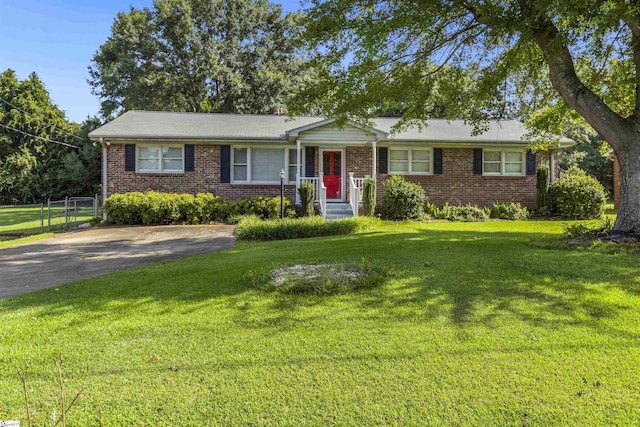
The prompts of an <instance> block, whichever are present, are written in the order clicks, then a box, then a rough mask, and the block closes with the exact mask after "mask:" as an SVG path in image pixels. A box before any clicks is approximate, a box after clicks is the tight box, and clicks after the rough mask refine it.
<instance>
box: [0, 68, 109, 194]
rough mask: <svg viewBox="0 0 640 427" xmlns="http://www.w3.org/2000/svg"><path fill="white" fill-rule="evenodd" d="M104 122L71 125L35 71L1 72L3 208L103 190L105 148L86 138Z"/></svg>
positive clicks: (0, 178) (0, 177) (0, 181)
mask: <svg viewBox="0 0 640 427" xmlns="http://www.w3.org/2000/svg"><path fill="white" fill-rule="evenodd" d="M99 124H100V121H99V120H98V119H95V118H94V119H88V120H87V121H85V122H84V123H82V124H77V123H72V122H70V121H68V120H67V119H66V117H65V114H64V112H63V111H61V110H60V109H59V108H58V107H57V106H56V105H55V104H54V103H53V102H52V100H51V99H50V98H49V93H48V92H47V90H46V89H45V86H44V84H43V83H42V82H41V81H40V79H39V78H38V76H37V74H36V73H32V74H31V75H30V76H29V77H28V78H27V79H25V80H22V81H20V80H18V78H17V77H16V74H15V72H14V71H13V70H11V69H8V70H6V71H4V72H3V73H2V74H0V205H4V204H23V203H39V202H43V201H45V200H46V199H47V197H51V198H53V199H60V198H64V197H65V196H70V195H93V194H94V193H96V192H98V191H99V182H100V169H99V167H100V166H99V165H100V148H99V147H94V146H93V145H92V143H91V142H90V141H89V139H88V138H87V134H88V133H89V132H90V131H91V130H92V129H94V128H95V127H97V126H98V125H99Z"/></svg>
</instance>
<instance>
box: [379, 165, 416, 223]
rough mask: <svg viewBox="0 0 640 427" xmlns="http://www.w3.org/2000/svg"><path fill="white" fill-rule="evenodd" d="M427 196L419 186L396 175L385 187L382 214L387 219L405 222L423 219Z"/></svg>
mask: <svg viewBox="0 0 640 427" xmlns="http://www.w3.org/2000/svg"><path fill="white" fill-rule="evenodd" d="M426 202H427V196H426V195H425V194H424V190H423V189H422V187H420V186H419V185H418V184H413V183H410V182H406V181H405V180H404V178H403V177H402V176H399V175H394V176H392V177H391V178H389V179H388V180H387V182H386V183H385V185H384V194H383V196H382V212H383V214H384V216H385V217H386V218H389V219H393V220H398V221H403V220H407V219H421V218H422V217H423V216H424V205H425V203H426Z"/></svg>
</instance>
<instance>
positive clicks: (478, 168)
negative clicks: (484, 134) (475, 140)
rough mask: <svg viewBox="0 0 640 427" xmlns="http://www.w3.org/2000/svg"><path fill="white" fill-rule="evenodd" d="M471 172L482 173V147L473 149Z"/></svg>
mask: <svg viewBox="0 0 640 427" xmlns="http://www.w3.org/2000/svg"><path fill="white" fill-rule="evenodd" d="M473 174H474V175H482V148H474V149H473Z"/></svg>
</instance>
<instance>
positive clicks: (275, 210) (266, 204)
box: [229, 196, 296, 219]
mask: <svg viewBox="0 0 640 427" xmlns="http://www.w3.org/2000/svg"><path fill="white" fill-rule="evenodd" d="M230 206H231V208H230V212H229V216H232V215H236V216H237V215H241V216H244V215H257V216H259V217H260V218H263V219H276V218H280V196H276V197H265V196H253V197H250V198H248V199H243V200H240V201H238V202H235V203H231V204H230ZM284 216H285V218H295V217H296V211H295V209H294V208H293V204H292V203H291V201H290V200H289V199H287V198H286V197H285V198H284Z"/></svg>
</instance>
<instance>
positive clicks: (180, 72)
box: [0, 0, 640, 203]
mask: <svg viewBox="0 0 640 427" xmlns="http://www.w3.org/2000/svg"><path fill="white" fill-rule="evenodd" d="M583 3H584V4H583ZM577 6H579V8H578V9H576V10H573V9H571V8H569V9H566V10H565V9H562V10H560V9H558V10H554V9H553V7H552V6H551V5H550V4H548V2H538V3H535V4H534V3H531V2H529V1H524V0H523V2H521V4H520V5H519V6H510V5H508V4H507V3H502V2H498V3H496V5H495V8H494V9H491V8H490V7H489V6H486V7H485V6H484V5H478V6H472V5H471V3H467V2H459V1H457V0H456V1H451V2H449V1H434V2H431V3H430V4H423V5H421V6H419V7H416V6H415V5H414V4H413V2H404V1H398V2H386V1H379V2H374V3H372V4H371V5H370V7H364V6H363V5H362V4H361V2H359V1H350V0H330V1H325V2H313V3H312V4H311V5H310V7H309V8H308V9H307V10H306V11H305V13H304V14H303V13H301V12H296V13H287V14H285V13H283V10H282V7H281V6H280V5H278V4H275V3H271V2H269V1H268V0H155V1H154V4H153V7H151V8H143V9H136V8H133V7H132V8H131V9H130V10H129V11H126V12H121V13H119V14H118V15H117V16H116V17H115V19H114V23H113V26H112V30H111V35H110V36H109V37H108V38H107V40H106V41H105V43H104V44H102V45H101V46H99V47H98V49H97V51H96V53H95V55H94V56H93V57H92V58H91V63H90V65H89V79H88V82H89V83H90V85H91V87H92V91H93V93H94V94H95V95H96V96H97V97H98V98H99V99H100V102H101V111H100V112H99V114H100V117H101V118H100V119H97V118H94V119H90V120H87V121H86V122H84V123H82V124H75V123H71V122H69V121H67V120H66V118H65V117H64V114H63V113H62V112H61V111H60V110H59V109H58V108H57V107H56V106H55V105H54V104H53V102H52V101H51V100H50V99H49V96H48V94H47V92H46V90H45V88H44V85H43V84H42V82H40V81H39V79H38V78H37V76H36V75H35V74H32V75H31V76H29V78H28V79H26V80H24V81H22V82H20V81H18V80H17V79H16V76H15V74H14V73H13V72H12V71H11V70H7V71H5V73H3V75H2V80H1V81H0V85H1V86H0V91H1V92H0V100H4V101H7V102H9V103H10V104H7V103H3V102H0V123H1V124H3V125H5V127H2V126H0V202H1V203H15V202H20V203H25V202H29V201H37V200H42V199H43V198H45V197H47V196H52V197H56V198H57V197H62V196H63V195H66V194H81V193H84V194H88V193H93V192H95V191H97V190H98V189H99V176H100V173H99V168H100V165H99V157H100V152H99V148H97V147H93V146H92V145H91V144H90V143H89V142H88V141H87V138H86V135H87V133H88V132H89V131H90V130H92V129H93V128H95V127H97V126H98V125H100V124H101V122H103V121H106V120H110V119H113V118H114V117H116V116H117V115H119V114H121V113H122V112H124V111H126V110H131V109H146V110H166V111H193V112H224V113H253V114H271V113H273V111H274V109H275V108H283V107H284V108H289V110H290V112H292V113H296V114H323V115H327V116H332V117H337V118H339V119H340V118H343V119H345V118H346V117H350V118H361V119H364V120H366V119H367V118H371V117H373V116H377V115H382V116H397V117H402V118H403V119H404V121H403V123H404V124H411V123H418V124H419V123H421V122H423V121H424V120H426V119H428V118H433V117H438V118H451V119H454V118H463V119H467V120H470V121H472V122H473V123H475V124H476V125H477V126H478V130H479V131H481V130H482V123H483V121H485V120H489V119H500V118H502V119H505V118H513V119H520V120H528V122H529V123H530V124H531V126H532V128H536V129H539V130H541V133H542V134H544V135H546V136H549V135H552V134H556V135H560V134H563V135H566V136H569V137H573V138H574V139H575V140H576V142H577V143H578V145H577V146H576V147H574V148H572V149H570V150H567V151H566V152H565V153H564V154H565V155H564V156H561V165H562V166H566V167H568V166H572V165H579V166H581V167H582V168H583V169H585V170H586V171H587V172H590V173H592V174H593V175H595V176H597V177H598V178H599V179H600V180H601V181H602V182H603V183H604V184H605V186H607V187H608V188H611V170H612V165H611V162H610V161H609V160H608V159H603V158H602V157H600V156H601V150H600V148H601V146H602V144H603V138H602V137H601V136H598V135H597V134H595V133H594V132H591V131H590V130H589V129H590V128H588V127H585V126H584V125H582V124H580V123H579V121H577V120H576V118H580V116H579V115H578V114H576V113H575V111H574V110H572V108H570V107H569V106H568V105H567V103H565V102H564V101H563V100H561V99H560V98H559V97H558V95H557V92H556V91H555V89H554V88H553V87H552V84H551V82H550V81H549V80H548V79H545V73H546V72H545V70H544V68H545V67H546V66H547V62H548V59H546V57H545V55H546V56H547V57H551V56H553V55H552V54H553V53H554V51H553V50H550V51H549V52H547V53H546V54H543V53H542V52H541V51H540V49H539V47H538V46H537V45H536V43H535V41H534V39H535V35H534V33H535V31H533V29H532V27H531V28H529V27H527V25H529V24H528V22H533V23H535V22H537V21H536V19H538V18H539V19H542V18H541V17H543V16H551V19H552V20H554V19H556V18H557V17H560V16H562V14H567V16H571V19H573V17H574V16H577V15H576V14H580V13H582V14H583V15H584V17H585V19H586V20H584V22H582V21H581V22H573V21H571V19H569V21H571V22H569V21H567V25H568V27H567V28H564V27H563V29H562V31H565V32H566V33H567V34H568V37H569V36H571V37H574V38H568V39H566V41H565V42H566V43H569V44H575V45H577V46H578V47H581V46H582V47H584V49H583V51H582V52H578V54H579V55H578V54H576V58H577V57H578V56H580V55H582V56H584V57H585V60H584V61H583V62H581V63H580V65H581V66H580V68H579V70H578V71H579V74H580V76H581V78H583V80H588V81H589V82H595V83H596V85H595V89H594V91H595V93H604V94H605V95H603V98H604V99H605V100H607V101H610V103H611V104H612V105H614V106H615V107H616V108H618V107H619V108H618V109H619V110H621V111H623V110H624V111H626V110H625V108H626V109H627V110H628V109H629V108H630V107H629V105H628V104H629V102H627V100H628V99H629V98H630V97H629V96H626V95H625V96H622V95H621V96H616V94H615V93H613V90H614V89H620V90H621V91H622V92H624V91H625V90H627V89H628V86H629V85H628V83H629V82H628V80H629V79H628V73H629V72H630V69H629V67H627V65H628V64H629V62H623V61H622V59H624V58H625V57H624V55H625V54H626V53H627V51H626V50H625V49H626V47H625V46H627V45H625V44H624V43H625V42H626V41H627V37H628V36H629V33H628V32H627V31H624V28H622V29H621V27H624V25H622V26H621V25H619V23H620V22H622V21H621V19H622V18H620V17H621V16H622V17H623V18H624V16H626V15H624V13H620V11H619V10H618V9H616V8H613V9H611V8H610V9H607V8H599V7H596V6H597V5H595V4H594V5H591V3H590V2H589V1H586V0H585V1H584V2H581V3H580V4H579V5H577ZM592 6H593V7H592ZM620 7H622V6H620ZM528 8H529V9H528ZM530 8H533V9H531V10H530ZM497 11H501V12H500V13H501V14H498V15H495V14H494V12H496V13H497ZM574 12H575V13H574ZM623 12H624V11H623ZM594 14H595V15H594ZM598 14H601V15H602V14H603V15H602V16H600V15H598ZM598 16H599V18H598ZM518 17H519V18H518ZM536 17H538V18H536ZM525 18H527V19H529V21H527V20H526V19H525ZM587 18H588V19H587ZM547 24H548V23H547ZM531 25H533V24H531ZM571 25H573V26H574V27H575V28H571ZM598 25H600V27H601V28H602V31H599V30H598ZM550 31H551V30H550ZM581 31H582V33H580V32H581ZM616 31H617V32H616ZM575 34H578V35H579V36H580V37H582V39H583V40H582V42H580V41H579V40H577V39H575V37H577V36H575ZM580 34H582V35H580ZM611 34H613V36H612V35H611ZM639 34H640V30H639ZM614 36H615V37H614ZM587 48H588V49H587ZM558 49H560V50H561V49H562V46H561V43H559V44H558ZM572 49H573V48H572ZM572 53H573V51H572ZM582 56H580V58H581V59H583V58H582ZM583 63H584V64H586V65H582V64H583ZM617 82H618V83H619V84H617ZM623 95H624V94H623ZM616 102H617V104H616ZM618 104H620V105H618ZM11 105H15V106H17V107H18V109H14V108H12V107H11ZM567 119H569V120H567ZM6 126H8V127H6ZM11 128H13V129H17V130H19V131H22V132H25V133H28V134H32V135H37V136H39V137H42V138H44V139H39V138H34V137H29V136H27V135H25V134H23V133H20V132H17V131H13V130H11ZM545 132H546V133H545ZM70 135H74V137H72V136H70ZM45 139H50V140H55V141H59V142H64V143H68V144H72V145H77V146H78V147H79V148H77V149H76V148H71V147H68V146H64V145H59V144H55V143H52V142H47V141H45Z"/></svg>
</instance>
